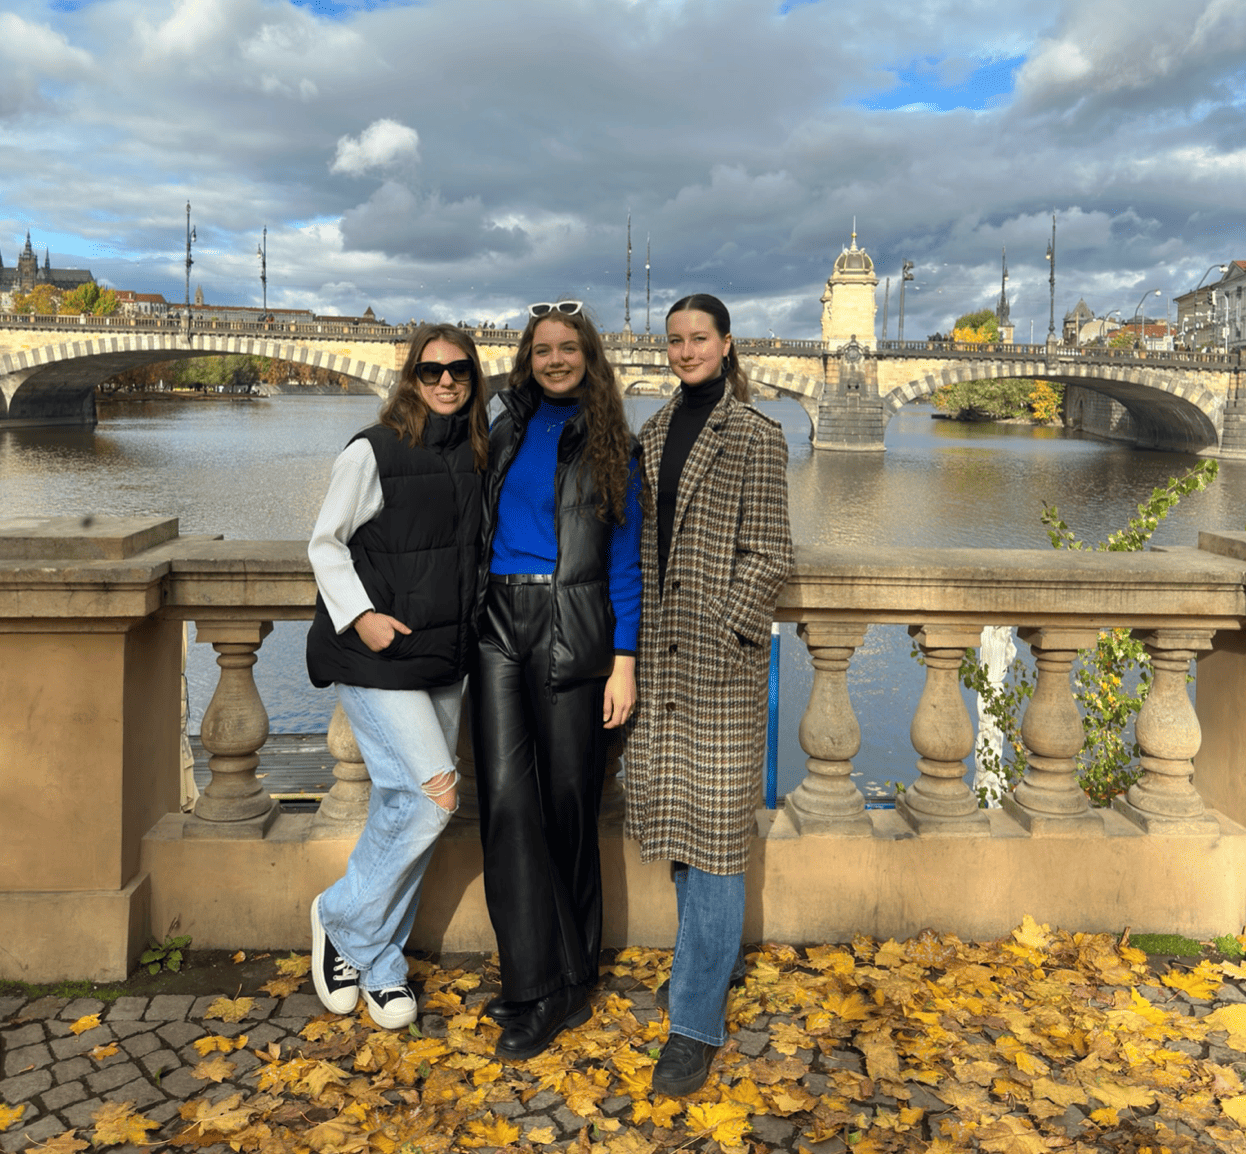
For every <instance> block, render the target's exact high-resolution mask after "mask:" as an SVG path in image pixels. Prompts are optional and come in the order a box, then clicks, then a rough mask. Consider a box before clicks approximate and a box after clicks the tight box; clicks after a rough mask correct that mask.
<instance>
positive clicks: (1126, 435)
mask: <svg viewBox="0 0 1246 1154" xmlns="http://www.w3.org/2000/svg"><path fill="white" fill-rule="evenodd" d="M1053 369H1054V370H1055V371H1052V370H1053ZM1018 377H1025V378H1036V379H1039V380H1047V381H1057V382H1059V383H1060V384H1062V385H1064V386H1065V387H1066V402H1067V398H1068V397H1069V395H1070V393H1069V391H1068V390H1069V389H1070V387H1072V389H1074V390H1085V391H1086V392H1088V393H1091V394H1101V395H1102V396H1103V397H1106V398H1107V399H1108V400H1110V401H1113V402H1115V403H1116V404H1117V405H1119V406H1120V407H1121V409H1122V410H1123V411H1124V416H1125V419H1124V420H1121V421H1117V422H1115V425H1116V430H1117V431H1116V433H1115V434H1107V433H1106V432H1103V431H1100V430H1098V429H1095V430H1090V431H1093V432H1096V434H1097V435H1114V436H1116V437H1117V438H1118V439H1120V440H1125V441H1129V442H1131V443H1133V444H1134V445H1135V446H1136V447H1137V448H1140V449H1162V450H1167V451H1175V452H1186V453H1203V454H1211V453H1215V452H1216V451H1217V449H1218V448H1219V445H1220V430H1221V429H1222V428H1223V417H1224V400H1223V398H1221V397H1218V396H1216V395H1215V394H1214V393H1212V392H1210V391H1209V390H1208V389H1207V388H1206V387H1205V386H1204V385H1203V384H1202V382H1201V381H1200V379H1199V375H1198V374H1197V373H1194V372H1187V373H1176V372H1173V371H1172V370H1171V369H1168V370H1159V369H1149V368H1139V367H1136V366H1127V365H1113V364H1110V363H1107V364H1104V363H1101V362H1085V363H1079V362H1072V361H1071V362H1068V363H1060V364H1058V365H1054V366H1048V365H1044V364H1036V363H1035V362H1032V361H1030V362H1025V361H995V362H976V363H972V364H964V363H962V364H956V363H952V364H949V365H948V366H947V367H946V368H943V369H941V370H940V371H939V372H937V373H934V372H928V373H924V374H922V375H921V376H916V377H913V378H912V379H910V380H909V381H907V382H906V383H905V384H903V385H897V386H895V387H893V388H892V389H890V390H889V391H887V392H885V393H883V394H882V396H881V400H882V404H883V424H884V429H885V427H886V425H887V424H888V423H889V422H890V420H891V418H892V417H893V416H894V415H895V414H896V412H897V411H898V410H899V409H900V408H901V406H903V405H905V404H907V403H908V402H909V401H914V400H919V399H920V398H922V397H925V396H930V395H931V394H933V393H935V392H936V391H937V390H938V389H939V388H941V387H942V386H943V385H952V384H964V383H968V382H971V381H982V380H1000V379H1008V378H1012V379H1015V378H1018ZM1074 395H1075V396H1076V394H1074ZM1075 403H1076V404H1077V407H1078V410H1079V411H1080V412H1081V413H1082V414H1083V416H1082V418H1081V420H1080V421H1079V419H1078V417H1077V413H1074V414H1073V416H1074V420H1073V421H1072V422H1070V421H1069V419H1068V414H1067V412H1066V421H1065V423H1066V425H1067V426H1069V427H1073V428H1084V427H1086V424H1087V423H1088V422H1087V421H1086V420H1085V401H1084V400H1077V401H1075ZM1098 423H1102V422H1098Z"/></svg>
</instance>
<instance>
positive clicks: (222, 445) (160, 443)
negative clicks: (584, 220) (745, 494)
mask: <svg viewBox="0 0 1246 1154" xmlns="http://www.w3.org/2000/svg"><path fill="white" fill-rule="evenodd" d="M660 403H661V402H660V401H658V400H655V399H650V398H628V399H627V401H626V407H627V410H628V414H629V420H631V421H632V423H633V425H634V427H637V428H638V427H639V425H640V423H641V422H642V421H643V420H644V419H645V418H646V417H647V416H648V415H649V414H650V413H652V412H654V411H655V410H656V409H657V407H658V406H659V405H660ZM377 404H378V402H377V401H376V400H375V399H374V398H371V397H324V396H320V397H274V398H269V399H251V400H241V399H238V400H226V399H215V400H205V401H198V402H152V403H146V404H140V405H133V406H126V407H124V408H116V409H110V410H108V412H107V413H106V415H105V416H104V419H102V421H101V423H100V425H99V427H98V429H97V430H96V431H94V432H90V431H83V430H72V429H64V430H62V429H51V430H39V429H15V430H10V431H6V432H0V492H2V493H3V495H4V502H3V509H4V514H5V515H10V516H18V515H40V514H43V515H56V514H76V515H82V514H85V513H88V512H90V513H95V514H97V515H114V516H115V515H151V516H176V517H178V518H179V520H180V527H181V531H182V532H183V533H212V534H217V533H223V534H225V535H226V536H228V537H230V538H234V539H253V540H265V539H283V538H284V539H306V538H307V536H308V535H309V534H310V532H311V528H312V525H313V524H314V522H315V518H316V514H317V512H318V510H319V507H320V502H321V499H322V497H323V495H324V491H325V487H326V485H327V483H328V477H329V468H330V466H331V464H332V462H333V458H334V457H335V455H336V454H337V453H338V452H339V451H340V449H341V448H342V446H343V445H344V444H345V443H346V441H347V440H349V438H350V437H351V436H352V435H353V434H354V433H355V432H356V431H357V430H358V429H360V428H362V427H364V426H365V425H367V424H369V423H371V421H372V420H373V419H374V417H375V414H376V409H377ZM761 408H762V409H763V410H764V411H765V412H767V413H768V414H769V415H771V416H772V417H774V418H775V419H776V420H778V421H779V422H780V423H781V424H782V425H783V428H784V431H785V433H786V435H787V437H788V443H789V447H790V454H791V460H790V468H789V490H790V504H791V512H792V523H793V531H794V533H795V536H796V539H797V542H798V543H807V544H821V545H835V546H841V547H842V546H853V545H858V546H875V545H891V546H900V547H904V546H909V547H914V548H916V547H925V546H936V547H937V546H980V547H987V546H990V547H999V548H1009V549H1046V548H1050V544H1049V542H1048V539H1047V535H1046V532H1045V531H1044V529H1043V527H1042V525H1041V523H1040V520H1039V517H1040V514H1041V512H1042V508H1043V504H1044V502H1047V503H1055V504H1057V505H1058V506H1059V508H1060V512H1061V514H1062V516H1063V517H1064V519H1065V520H1066V521H1067V522H1068V523H1069V525H1070V527H1071V528H1072V529H1073V531H1074V532H1075V533H1077V534H1078V535H1079V536H1080V537H1082V538H1083V539H1084V540H1086V541H1087V542H1088V543H1089V544H1092V545H1093V544H1094V543H1095V542H1096V541H1099V540H1102V539H1104V538H1105V537H1106V536H1107V534H1108V533H1110V532H1112V531H1113V530H1115V529H1119V528H1121V527H1123V526H1124V525H1125V524H1126V522H1127V521H1128V520H1129V518H1130V517H1132V516H1134V515H1136V512H1137V504H1138V502H1139V501H1142V500H1144V499H1145V498H1146V497H1147V496H1148V495H1149V494H1150V492H1151V489H1152V488H1153V487H1155V486H1157V485H1162V484H1164V483H1165V482H1166V481H1167V479H1168V477H1170V476H1171V475H1172V474H1174V473H1177V472H1179V471H1182V470H1184V469H1186V468H1188V467H1189V466H1190V465H1191V464H1193V463H1194V462H1195V461H1196V459H1197V458H1194V457H1190V456H1183V455H1179V454H1172V453H1139V452H1134V451H1132V450H1129V449H1126V448H1122V447H1119V446H1115V445H1110V444H1104V443H1102V442H1098V441H1093V440H1089V439H1084V438H1082V437H1080V436H1077V435H1068V434H1065V433H1064V432H1063V430H1059V429H1031V428H1028V427H1026V426H1020V425H1015V426H1014V425H1002V426H1001V425H973V424H971V425H962V424H957V423H954V422H949V421H941V420H938V421H936V420H932V419H931V414H932V411H933V410H931V409H930V408H929V407H928V406H921V405H910V406H906V407H905V408H904V409H901V410H900V412H898V413H897V414H896V415H895V417H894V418H893V419H892V421H891V423H890V425H889V426H888V429H887V439H886V452H884V453H815V452H814V451H813V450H812V449H811V448H810V446H809V442H808V436H809V420H808V417H807V416H806V414H805V412H804V410H803V409H801V408H800V406H799V405H798V404H796V403H795V402H794V401H786V402H762V403H761ZM1243 509H1246V462H1238V461H1226V462H1222V464H1221V470H1220V480H1219V481H1218V482H1217V483H1216V484H1215V485H1213V486H1212V488H1211V489H1210V490H1209V491H1208V492H1206V493H1200V494H1194V495H1193V496H1191V497H1187V498H1185V499H1184V500H1183V501H1182V502H1181V505H1180V506H1179V507H1178V508H1177V510H1176V511H1175V513H1174V514H1172V515H1171V516H1170V517H1169V518H1168V520H1167V521H1166V522H1164V523H1162V524H1161V525H1160V527H1159V529H1158V531H1157V532H1156V534H1155V537H1154V541H1155V543H1156V544H1167V545H1176V544H1181V545H1193V544H1195V543H1196V540H1197V532H1198V530H1199V529H1241V528H1243V516H1244V514H1243ZM305 631H306V626H305V625H303V624H300V623H284V624H278V625H277V627H276V629H275V630H274V633H273V635H272V636H271V637H269V639H268V640H267V641H265V643H264V646H263V648H262V649H261V650H260V655H259V662H258V664H257V666H256V677H257V680H258V681H259V682H260V686H261V693H262V694H263V697H264V702H265V705H266V707H267V708H268V710H269V714H270V717H271V722H272V729H273V731H274V732H315V731H323V730H324V729H325V728H326V727H327V725H328V719H329V716H330V713H331V711H332V705H333V695H332V692H331V691H317V690H313V689H311V688H310V686H309V685H308V684H307V681H306V676H305V673H304V668H303V652H302V651H303V638H304V634H305ZM782 648H783V663H782V680H781V693H782V699H781V706H780V745H779V751H780V768H781V773H780V790H781V791H784V792H785V791H786V790H788V789H790V788H792V787H793V786H794V785H795V784H796V783H797V782H798V781H799V780H800V779H801V778H802V777H803V775H804V772H805V769H804V761H805V754H804V752H803V751H802V750H801V749H800V746H799V744H798V742H797V739H796V733H797V727H798V725H799V721H800V715H801V713H802V712H803V710H804V706H805V702H806V700H807V698H808V693H809V684H810V681H811V673H810V671H809V666H808V658H807V655H806V651H805V647H804V645H803V643H801V642H800V641H799V640H798V639H797V638H796V636H795V629H794V627H785V629H784V631H783V637H782ZM910 649H911V642H910V640H909V638H908V636H907V634H906V632H905V631H904V630H903V629H902V628H899V627H887V628H881V627H874V628H871V629H870V630H869V632H868V634H867V636H866V641H865V645H864V647H863V648H862V650H861V651H860V653H859V654H858V656H857V657H856V659H855V660H854V662H853V665H852V667H851V669H850V672H849V683H850V686H851V692H852V697H853V703H854V707H855V708H856V710H857V713H858V717H859V720H860V722H861V729H862V749H861V753H860V754H859V755H858V756H857V758H856V759H855V763H856V765H857V766H858V768H859V769H860V770H861V777H860V779H859V780H860V782H861V784H862V785H863V786H866V785H868V783H869V782H871V781H874V782H877V783H880V785H881V783H883V782H885V781H887V780H891V781H906V782H907V781H911V780H913V778H914V776H915V771H914V768H913V763H914V760H915V758H916V755H915V753H914V751H913V749H912V746H911V745H910V744H909V740H908V727H909V722H910V719H911V717H912V712H913V707H914V705H915V703H916V701H917V698H918V697H919V696H920V693H921V684H922V677H921V669H920V667H919V666H917V664H916V662H914V661H913V660H912V658H911V657H910V656H909V653H910ZM188 675H189V678H190V681H191V696H192V711H191V722H192V729H196V728H197V726H198V722H199V720H200V719H201V718H202V715H203V710H204V709H205V708H206V706H207V703H208V700H209V699H210V696H211V693H212V691H213V689H214V688H215V685H216V680H217V674H216V667H215V662H214V660H213V653H212V651H211V649H210V648H209V647H207V646H202V645H193V646H192V647H191V653H190V658H189V662H188Z"/></svg>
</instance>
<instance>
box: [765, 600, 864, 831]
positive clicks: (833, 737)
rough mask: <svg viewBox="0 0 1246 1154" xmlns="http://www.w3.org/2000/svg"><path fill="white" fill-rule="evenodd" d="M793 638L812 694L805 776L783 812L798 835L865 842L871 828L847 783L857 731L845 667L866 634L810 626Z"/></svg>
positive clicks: (804, 730)
mask: <svg viewBox="0 0 1246 1154" xmlns="http://www.w3.org/2000/svg"><path fill="white" fill-rule="evenodd" d="M796 632H797V634H798V635H799V636H800V637H801V638H803V639H804V642H805V644H806V645H807V646H808V647H809V657H810V659H811V660H812V662H813V688H812V690H811V691H810V693H809V704H808V706H807V707H806V709H805V716H804V717H803V718H802V719H801V722H800V745H801V748H802V749H803V750H804V751H805V752H806V753H807V754H809V757H808V759H807V760H806V761H805V768H806V769H807V770H808V771H809V772H808V774H807V776H806V777H805V779H804V781H802V782H801V783H800V784H799V785H798V786H797V787H796V788H795V789H794V790H792V792H791V793H789V794H788V795H787V797H786V799H785V800H784V803H783V812H784V813H785V814H786V815H787V817H788V819H789V820H790V821H791V823H792V825H793V827H794V828H795V829H796V831H797V833H800V834H809V833H818V834H848V835H850V836H851V835H857V836H863V837H868V836H869V835H870V834H871V833H872V832H873V828H874V827H873V823H872V822H871V821H870V819H869V815H868V814H867V813H866V812H865V798H864V797H862V796H861V791H860V790H859V789H858V788H857V787H856V785H855V784H854V783H853V781H852V777H851V774H852V759H853V757H855V756H856V754H857V752H858V751H859V750H860V749H861V727H860V725H858V724H857V717H856V714H855V713H854V712H853V710H852V701H851V700H850V699H849V697H848V665H849V662H851V660H852V655H853V653H854V652H855V651H856V650H857V649H858V648H860V646H861V645H862V644H863V643H864V641H865V629H864V627H862V626H859V625H835V624H826V623H823V622H811V623H806V624H802V625H801V626H800V627H799V628H798V629H797V631H796Z"/></svg>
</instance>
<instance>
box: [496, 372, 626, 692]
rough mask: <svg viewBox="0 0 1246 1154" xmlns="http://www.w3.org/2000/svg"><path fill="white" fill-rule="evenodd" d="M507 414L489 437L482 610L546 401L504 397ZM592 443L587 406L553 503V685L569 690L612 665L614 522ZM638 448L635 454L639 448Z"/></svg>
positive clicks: (570, 436)
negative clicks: (504, 510) (504, 501)
mask: <svg viewBox="0 0 1246 1154" xmlns="http://www.w3.org/2000/svg"><path fill="white" fill-rule="evenodd" d="M498 396H499V397H500V398H501V400H502V404H503V405H504V406H505V411H504V412H503V413H502V415H501V416H499V417H498V419H497V420H496V421H495V422H494V424H493V429H492V430H491V431H490V434H489V469H488V472H487V473H486V474H485V482H484V490H485V500H484V522H483V525H482V530H481V542H482V544H481V550H480V580H479V586H478V590H477V595H478V598H479V601H478V604H479V605H481V606H483V605H484V595H485V591H486V590H487V588H488V584H489V564H490V562H491V560H492V558H493V537H494V534H495V533H496V532H497V517H498V500H499V498H500V497H501V495H502V483H503V482H504V481H505V480H506V474H507V472H509V470H510V467H511V465H512V464H513V463H514V460H515V456H516V454H517V453H518V452H519V446H520V445H521V444H522V443H523V438H524V433H525V432H526V431H527V428H528V422H529V420H531V418H532V414H533V413H534V412H536V409H537V406H538V405H539V404H540V395H539V390H538V389H537V387H536V386H535V385H534V384H532V383H531V382H529V383H528V384H527V385H525V386H524V387H523V388H521V389H503V390H502V392H500V393H499V394H498ZM587 440H588V429H587V427H586V424H585V419H584V411H583V409H581V410H580V411H579V412H578V413H576V415H575V416H574V417H572V418H571V419H570V420H569V421H568V422H567V423H566V425H565V426H564V427H563V430H562V435H561V437H560V438H559V440H558V464H557V466H556V467H555V470H554V502H555V507H556V509H557V514H556V515H557V518H558V523H557V525H556V533H557V538H558V560H557V561H556V562H555V565H554V579H553V586H552V595H553V613H552V626H551V627H552V629H553V638H552V642H551V644H550V669H549V675H548V685H549V688H550V690H551V691H554V692H556V691H558V690H560V689H565V688H566V687H567V686H568V685H572V684H574V683H575V682H577V681H584V680H587V679H588V678H591V677H608V676H609V675H610V670H611V668H612V667H613V665H614V625H615V619H614V609H613V607H612V606H611V604H610V572H609V568H610V567H609V559H610V531H611V525H610V524H609V523H607V522H605V521H602V520H601V519H600V518H599V517H598V516H597V500H598V494H597V488H596V486H595V485H594V484H593V476H592V470H591V469H590V468H589V466H588V462H587V461H585V460H584V446H585V444H586V442H587ZM637 450H638V446H635V447H634V449H633V451H634V452H635V451H637Z"/></svg>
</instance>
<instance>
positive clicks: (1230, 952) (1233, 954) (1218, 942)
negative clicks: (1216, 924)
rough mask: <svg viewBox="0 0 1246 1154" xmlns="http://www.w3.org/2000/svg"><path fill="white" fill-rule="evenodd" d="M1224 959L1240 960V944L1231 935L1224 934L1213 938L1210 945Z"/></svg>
mask: <svg viewBox="0 0 1246 1154" xmlns="http://www.w3.org/2000/svg"><path fill="white" fill-rule="evenodd" d="M1211 944H1212V945H1213V946H1215V947H1216V949H1218V950H1219V951H1220V952H1221V953H1222V954H1223V955H1224V956H1225V957H1226V958H1240V957H1241V956H1242V943H1241V942H1239V941H1238V940H1237V938H1235V937H1234V936H1233V935H1232V934H1225V935H1223V936H1222V937H1219V938H1213V939H1212V943H1211Z"/></svg>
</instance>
